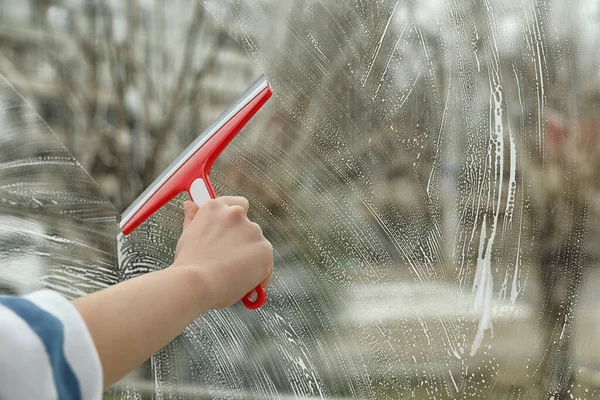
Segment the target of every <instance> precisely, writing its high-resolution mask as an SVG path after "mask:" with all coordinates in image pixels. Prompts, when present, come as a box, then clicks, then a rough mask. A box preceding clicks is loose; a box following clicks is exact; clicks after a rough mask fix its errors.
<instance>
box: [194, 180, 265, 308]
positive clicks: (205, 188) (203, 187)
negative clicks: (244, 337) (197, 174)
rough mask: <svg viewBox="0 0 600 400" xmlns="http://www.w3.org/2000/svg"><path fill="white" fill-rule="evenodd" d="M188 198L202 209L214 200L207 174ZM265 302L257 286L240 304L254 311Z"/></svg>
mask: <svg viewBox="0 0 600 400" xmlns="http://www.w3.org/2000/svg"><path fill="white" fill-rule="evenodd" d="M189 193H190V196H191V197H192V200H194V203H196V204H197V205H198V207H202V205H203V204H204V203H206V202H207V201H208V200H210V199H214V198H216V195H215V191H214V189H213V187H212V185H211V184H210V179H209V178H208V174H204V176H203V177H202V178H197V179H196V180H194V182H192V184H191V186H190V189H189ZM254 295H256V298H255V299H254V300H252V297H253V296H254ZM266 300H267V293H266V292H265V289H264V288H263V287H262V286H261V285H258V286H257V287H255V288H254V290H253V291H252V292H250V293H247V294H246V295H245V296H244V297H243V298H242V304H244V306H245V307H246V308H248V309H249V310H256V309H257V308H259V307H261V306H262V305H263V304H264V303H265V301H266Z"/></svg>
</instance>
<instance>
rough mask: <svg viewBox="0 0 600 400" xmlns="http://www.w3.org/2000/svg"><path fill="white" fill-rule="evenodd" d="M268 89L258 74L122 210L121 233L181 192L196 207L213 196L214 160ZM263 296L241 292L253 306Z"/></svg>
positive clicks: (258, 292)
mask: <svg viewBox="0 0 600 400" xmlns="http://www.w3.org/2000/svg"><path fill="white" fill-rule="evenodd" d="M271 93H272V92H271V86H270V85H269V82H268V81H267V78H266V77H265V76H264V75H262V76H261V77H260V78H258V79H257V80H256V82H254V83H253V84H252V86H250V87H249V88H248V89H247V90H246V91H245V92H244V93H243V94H242V95H241V96H240V97H239V98H238V99H237V100H236V101H235V102H234V103H233V104H232V105H231V106H230V107H229V108H228V109H227V110H225V111H224V112H223V113H222V114H221V116H220V117H219V118H217V120H216V121H215V122H213V123H212V125H210V126H209V127H208V128H206V129H205V130H204V131H203V132H202V133H200V135H199V136H198V137H197V138H196V139H195V140H194V141H193V142H192V144H190V145H189V146H188V147H187V148H186V149H185V150H184V151H183V152H182V153H181V154H180V155H179V156H178V157H177V159H175V161H173V163H172V164H171V165H170V166H169V167H167V169H165V170H164V171H163V173H162V174H161V175H160V176H159V177H158V178H156V180H155V181H154V182H153V183H152V184H151V185H150V186H149V187H148V188H147V189H146V190H145V191H144V192H143V193H142V194H141V195H140V196H139V197H138V198H137V199H136V200H135V201H134V202H133V203H132V204H131V205H130V206H129V208H127V210H125V212H124V213H123V215H122V216H121V223H120V228H121V231H122V232H123V234H124V235H128V234H130V233H131V232H132V231H133V230H134V229H135V228H137V227H138V226H139V225H140V224H141V223H142V222H144V221H145V220H146V219H147V218H148V217H150V216H151V215H152V214H154V213H155V212H156V211H158V209H159V208H161V207H162V206H164V205H165V204H167V203H168V202H169V201H171V200H172V199H173V198H174V197H175V196H177V195H178V194H180V193H182V192H188V193H189V195H190V197H191V198H192V200H193V201H194V203H196V204H197V205H198V206H199V207H201V206H202V205H203V204H204V203H205V202H206V201H208V200H210V199H214V198H216V194H215V191H214V189H213V187H212V185H211V183H210V179H209V175H210V170H211V168H212V165H213V163H214V161H215V160H216V159H217V157H218V156H219V155H220V154H221V152H222V151H223V150H224V149H225V147H227V145H228V144H229V143H230V142H231V140H232V139H233V138H234V137H235V136H236V135H237V134H238V133H239V132H240V130H241V129H242V128H243V127H244V125H246V123H247V122H248V121H249V120H250V119H251V118H252V117H253V116H254V114H256V112H257V111H258V110H259V109H260V108H261V107H262V106H263V105H264V104H265V103H266V102H267V100H268V99H269V98H270V97H271ZM254 296H255V298H254V299H253V297H254ZM266 298H267V295H266V292H265V290H264V288H263V287H262V286H260V285H259V286H257V287H256V288H255V289H254V291H252V292H250V293H248V294H246V295H245V296H244V298H243V299H242V303H243V304H244V306H246V308H248V309H251V310H254V309H257V308H259V307H260V306H262V305H263V304H264V302H265V300H266Z"/></svg>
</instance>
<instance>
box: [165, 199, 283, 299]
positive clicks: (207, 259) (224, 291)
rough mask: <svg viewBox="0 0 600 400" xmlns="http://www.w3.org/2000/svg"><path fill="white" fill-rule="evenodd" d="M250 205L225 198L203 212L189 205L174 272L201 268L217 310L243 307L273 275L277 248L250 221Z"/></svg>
mask: <svg viewBox="0 0 600 400" xmlns="http://www.w3.org/2000/svg"><path fill="white" fill-rule="evenodd" d="M248 207H249V204H248V200H246V199H245V198H243V197H220V198H218V199H215V200H209V201H208V202H206V203H205V204H204V205H203V206H202V207H200V208H198V206H197V205H196V204H194V203H193V202H191V201H186V202H185V203H184V204H183V210H184V217H185V219H184V223H183V233H182V234H181V237H180V238H179V242H178V243H177V249H176V251H175V262H174V263H173V265H174V266H180V265H187V266H195V267H196V268H197V270H198V272H199V273H200V274H201V276H202V278H203V281H204V282H205V283H206V285H205V286H206V288H207V290H208V291H209V298H210V299H211V300H212V301H211V308H224V307H228V306H230V305H232V304H233V303H235V302H237V301H239V300H240V299H241V298H242V297H244V296H245V295H246V294H247V293H248V292H250V291H252V290H253V289H254V288H255V287H256V286H257V285H258V284H261V285H262V286H263V287H264V286H266V285H268V284H269V282H270V281H271V276H272V273H273V247H272V246H271V243H269V241H268V240H267V239H265V237H264V236H263V234H262V230H261V229H260V226H258V224H255V223H253V222H251V221H250V220H249V219H248V216H247V214H246V213H247V211H248Z"/></svg>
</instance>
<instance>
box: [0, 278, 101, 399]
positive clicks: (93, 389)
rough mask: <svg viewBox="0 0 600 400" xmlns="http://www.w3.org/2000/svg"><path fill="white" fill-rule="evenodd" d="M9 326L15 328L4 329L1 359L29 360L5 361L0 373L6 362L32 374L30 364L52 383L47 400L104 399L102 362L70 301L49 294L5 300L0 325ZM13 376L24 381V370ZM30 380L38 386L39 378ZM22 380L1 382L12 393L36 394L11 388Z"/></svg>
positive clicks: (0, 305) (1, 302) (0, 308)
mask: <svg viewBox="0 0 600 400" xmlns="http://www.w3.org/2000/svg"><path fill="white" fill-rule="evenodd" d="M4 322H7V324H6V325H7V326H8V325H10V324H9V323H12V328H11V329H7V328H5V329H0V339H1V342H0V354H2V353H4V354H5V355H6V354H12V355H13V356H14V355H19V356H20V355H23V356H26V357H24V359H27V360H30V361H28V362H27V363H26V362H24V361H21V362H20V363H15V362H14V358H13V361H10V360H0V370H2V365H1V364H2V363H7V362H12V363H14V364H15V365H16V366H17V367H19V368H22V369H24V370H23V371H20V374H24V375H27V374H28V369H27V364H29V367H32V365H31V364H35V366H36V368H35V369H36V371H37V375H43V376H46V377H47V379H46V380H47V381H49V382H47V385H48V386H50V389H46V390H45V392H44V397H43V399H54V398H57V399H66V400H71V399H73V400H78V399H83V400H88V399H100V398H101V395H102V370H101V366H100V361H99V358H98V355H97V352H96V349H95V346H94V344H93V342H92V340H91V336H90V335H89V332H88V331H87V327H86V326H85V322H84V321H83V319H82V318H81V316H80V315H79V313H78V312H77V310H76V309H75V307H73V305H72V304H71V303H70V302H69V301H67V300H66V299H64V298H63V297H62V296H60V295H59V294H57V293H55V292H51V291H48V290H44V291H40V292H35V293H33V294H31V295H29V296H26V297H10V296H0V326H1V325H3V323H4ZM5 346H10V348H5ZM15 368H16V367H13V368H12V369H15ZM5 370H11V368H10V366H8V367H7V366H5ZM14 374H15V376H19V375H18V374H19V371H14ZM31 378H32V381H31V382H35V379H36V377H35V376H31ZM0 381H2V378H1V377H0ZM17 381H18V379H17V380H14V381H13V382H2V383H3V384H5V385H7V386H5V388H6V387H8V388H9V389H10V390H12V392H11V393H13V394H14V393H23V394H24V395H25V394H26V393H32V392H31V390H30V388H17V387H12V388H11V387H10V386H11V385H12V386H14V385H15V384H16V383H17ZM21 385H22V383H21ZM21 389H22V391H20V390H21ZM46 393H48V395H47V396H46ZM2 397H3V396H2V388H0V398H2ZM22 398H29V397H27V396H25V397H22Z"/></svg>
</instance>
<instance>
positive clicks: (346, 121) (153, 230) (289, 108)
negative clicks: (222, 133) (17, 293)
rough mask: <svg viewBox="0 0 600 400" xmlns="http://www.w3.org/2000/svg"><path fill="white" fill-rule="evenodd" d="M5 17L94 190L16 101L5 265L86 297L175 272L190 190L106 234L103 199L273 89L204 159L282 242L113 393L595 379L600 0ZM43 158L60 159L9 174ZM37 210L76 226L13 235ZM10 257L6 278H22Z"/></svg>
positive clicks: (125, 7)
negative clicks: (261, 270)
mask: <svg viewBox="0 0 600 400" xmlns="http://www.w3.org/2000/svg"><path fill="white" fill-rule="evenodd" d="M0 18H1V20H2V24H1V27H0V31H1V32H0V34H1V38H2V40H1V41H0V72H1V73H2V74H3V75H4V76H5V77H6V79H7V80H8V81H9V82H11V84H13V85H15V86H16V87H17V89H18V90H19V91H20V92H21V93H23V96H24V97H25V98H26V99H27V100H28V101H30V102H31V103H32V105H33V107H34V108H35V109H36V110H37V111H38V112H39V113H40V114H41V116H42V117H43V118H44V119H45V120H46V121H47V122H48V124H49V125H50V126H51V127H52V128H53V129H54V131H55V132H56V133H57V135H58V137H59V138H60V139H61V140H63V141H64V143H65V144H66V146H67V147H68V148H69V150H70V151H71V152H73V154H74V155H75V157H76V158H77V160H79V161H80V162H81V164H82V166H83V167H84V168H85V170H87V171H89V172H90V174H91V175H92V176H93V177H94V178H95V179H96V180H97V182H98V184H99V189H98V187H96V186H95V185H94V184H93V183H91V180H89V179H88V178H87V177H86V176H85V175H84V174H83V169H82V168H81V166H80V165H78V164H76V163H75V162H74V161H73V158H71V156H69V155H68V153H66V151H65V150H64V148H63V147H61V146H60V144H58V142H57V141H56V140H55V139H52V140H50V139H48V140H47V141H44V142H36V140H38V139H36V138H38V137H39V138H41V137H42V136H41V133H40V132H39V131H42V130H44V129H45V127H42V128H44V129H42V128H38V129H29V126H28V125H24V123H22V122H18V123H16V125H17V127H20V128H19V129H17V131H18V132H37V133H36V134H35V135H34V136H32V138H31V139H26V138H25V137H24V136H21V135H18V136H17V137H15V135H14V134H13V132H14V131H15V130H14V129H12V128H10V127H11V126H13V125H14V123H13V122H10V121H11V120H12V119H11V118H13V117H6V115H12V114H13V113H15V111H14V110H13V109H14V107H12V106H11V105H10V104H12V103H9V104H8V105H5V106H3V110H4V111H5V112H4V114H3V115H4V117H3V118H4V119H3V120H2V125H1V132H2V137H0V140H2V141H3V142H4V143H6V145H4V144H3V146H2V150H1V151H0V156H1V157H3V159H2V164H0V174H2V175H0V190H2V196H3V197H2V198H3V199H8V200H6V201H5V200H3V201H2V204H0V209H1V213H0V215H1V216H2V218H4V219H6V220H7V222H6V223H4V226H5V227H6V228H3V229H4V230H6V231H8V232H9V233H10V235H9V236H10V237H13V236H14V237H15V238H16V239H14V240H13V239H7V240H6V241H4V243H6V245H5V246H3V247H4V248H5V249H6V250H5V251H7V252H8V253H7V254H9V256H8V257H7V258H6V260H9V261H10V260H11V258H10V257H13V256H10V254H15V253H17V254H21V253H20V252H15V251H14V250H10V249H13V248H15V249H18V248H25V247H27V248H28V249H32V250H31V251H29V250H27V254H31V257H34V258H35V260H36V261H32V262H31V263H30V264H31V265H32V266H33V267H32V270H34V269H36V268H37V269H39V270H41V271H46V268H49V270H50V271H54V275H52V274H50V275H51V276H52V278H50V277H46V278H43V279H41V280H40V282H41V283H42V284H46V285H50V286H51V287H57V288H58V289H59V290H61V291H63V292H66V293H69V294H71V295H73V296H76V295H80V294H83V293H85V292H88V291H91V290H96V289H98V288H100V287H102V285H106V284H110V283H113V282H116V281H119V280H122V279H126V278H128V277H132V276H135V275H137V274H141V273H145V272H148V271H152V270H155V269H160V268H164V267H166V266H168V265H169V263H170V262H171V260H172V256H173V251H174V246H175V243H176V240H177V237H178V234H179V232H180V229H181V227H180V224H181V215H180V204H181V200H182V198H183V197H181V198H179V199H177V200H176V201H174V202H172V203H171V204H169V205H168V206H166V207H165V208H163V209H162V210H161V211H160V212H159V213H158V214H157V215H156V216H155V217H154V218H152V219H151V220H149V221H148V223H146V224H144V225H143V226H142V227H140V228H139V229H138V230H137V231H136V232H135V233H134V234H133V235H131V236H130V237H126V238H122V237H121V238H119V241H118V248H117V244H115V242H114V241H111V238H113V237H114V231H111V229H116V220H115V219H116V217H115V215H114V213H115V209H114V208H112V206H110V205H109V204H108V203H107V201H106V200H104V199H105V197H104V196H103V195H102V194H101V193H103V194H104V195H105V196H106V198H110V199H111V201H112V202H113V203H114V204H115V206H116V209H120V210H123V209H124V208H125V207H126V206H127V205H128V204H129V203H130V202H131V201H133V200H134V199H135V197H136V195H137V194H139V193H140V192H141V191H142V190H143V189H144V187H145V186H146V185H147V184H148V183H150V182H151V181H152V179H153V178H154V177H156V176H157V175H158V174H159V173H160V171H161V169H162V168H164V167H165V166H166V165H168V164H169V163H170V161H172V160H173V159H174V158H175V157H176V156H177V154H178V152H179V151H180V150H182V149H183V148H185V146H186V145H187V144H189V143H190V142H191V141H192V140H193V138H194V137H195V135H197V134H198V133H200V131H201V130H202V128H203V127H205V126H207V125H208V124H210V122H212V119H213V118H214V117H216V116H217V115H218V114H219V112H220V111H222V110H223V109H224V108H226V106H227V105H228V103H229V102H230V101H231V100H233V99H234V98H235V97H236V95H237V94H239V93H241V92H242V91H243V90H244V89H245V87H246V86H247V85H249V84H250V83H251V82H252V81H253V80H254V78H256V77H257V76H258V75H259V74H260V73H261V71H264V72H265V73H266V74H267V76H268V77H269V80H270V82H271V84H272V86H273V91H274V97H273V99H272V100H271V101H270V103H269V104H268V105H267V106H266V107H265V108H264V109H263V110H261V111H260V113H259V114H258V115H257V117H256V118H255V119H254V120H253V121H252V122H251V123H250V124H249V126H248V128H247V129H245V130H244V131H243V132H242V133H241V134H240V136H239V137H238V138H236V140H234V142H233V143H232V144H231V145H230V147H229V148H228V149H227V150H226V151H225V152H224V153H223V155H222V157H221V158H220V159H219V160H218V162H217V164H216V165H215V167H214V169H213V173H212V175H211V178H212V179H213V184H214V186H215V189H216V191H217V193H219V194H239V195H244V196H247V197H248V198H249V200H250V203H251V212H250V214H251V218H253V219H254V220H255V221H256V222H258V223H259V224H261V226H262V227H263V230H264V232H265V235H266V236H267V238H268V239H270V240H271V241H272V243H273V245H274V248H275V255H276V257H275V264H276V273H275V277H274V280H273V283H272V284H271V286H270V287H269V301H268V303H267V304H266V305H265V306H264V307H263V308H262V309H260V310H258V311H256V312H249V311H247V310H245V309H243V307H241V306H240V305H239V304H238V305H235V306H233V307H231V308H230V309H226V310H220V311H214V312H210V313H208V314H206V315H204V316H201V317H200V318H198V319H197V320H196V321H195V322H194V323H193V324H192V325H190V326H189V327H188V328H187V329H186V330H185V332H184V333H183V334H182V335H181V336H180V337H179V338H177V339H176V340H175V341H174V342H173V343H171V344H170V345H168V346H167V347H166V348H165V349H163V350H162V351H161V352H160V353H159V354H157V355H156V356H155V357H153V358H152V360H151V361H150V362H149V363H148V364H147V365H145V366H144V367H143V368H141V369H140V370H138V371H136V372H135V373H134V374H132V375H131V376H129V377H128V378H126V379H124V380H123V381H122V382H120V383H119V384H118V385H116V387H115V388H113V389H112V390H110V391H109V392H107V393H106V397H107V398H124V399H129V398H154V397H156V398H297V397H300V398H390V399H396V398H423V399H429V398H431V399H444V398H503V399H520V398H555V399H559V398H560V399H562V398H591V397H594V396H596V395H598V390H599V388H600V362H599V360H600V347H599V346H598V345H597V340H595V339H596V337H597V336H598V335H597V334H598V333H599V332H600V316H599V315H598V312H597V308H598V304H599V302H600V298H599V296H598V294H597V290H596V287H597V284H598V280H599V279H600V274H599V272H598V268H597V267H598V259H599V257H600V229H599V223H598V222H599V220H598V216H599V215H600V194H599V190H600V166H599V165H598V154H599V146H600V134H599V133H598V132H599V130H600V119H599V117H598V115H599V111H600V107H599V105H600V103H599V100H600V85H599V83H600V63H599V61H600V60H599V58H598V57H599V56H598V54H597V52H596V50H595V49H597V48H598V46H599V45H600V8H599V7H598V5H597V4H596V3H595V2H590V1H568V2H564V1H550V0H549V1H528V2H525V1H522V2H507V1H483V2H475V1H467V2H457V1H425V0H419V1H401V0H397V1H387V0H383V1H333V0H331V1H325V0H310V1H302V2H301V1H279V2H274V1H272V2H267V1H244V0H227V1H224V0H207V1H205V2H204V3H202V2H192V1H173V2H165V1H159V0H156V1H141V0H140V1H127V2H117V1H108V2H95V1H89V2H83V1H75V0H72V1H63V2H58V1H57V2H53V1H50V2H37V1H31V2H24V1H19V2H14V1H8V0H3V1H0ZM5 86H6V87H8V83H6V84H4V86H2V90H1V91H0V94H3V93H12V92H10V90H8V89H7V88H5ZM3 97H5V96H3ZM16 113H17V114H19V111H17V112H16ZM21 114H23V113H22V112H21ZM26 114H27V115H29V113H26ZM7 118H8V120H7ZM32 118H33V117H32ZM7 121H8V122H7ZM36 121H38V120H36ZM36 123H37V122H36ZM11 124H13V125H11ZM5 126H7V127H8V128H5ZM36 126H38V125H36ZM44 132H46V131H45V130H44ZM38 133H39V134H38ZM11 135H12V136H11ZM43 137H46V136H43ZM48 137H50V136H48ZM40 140H41V139H40ZM40 149H46V150H43V151H42V152H46V153H47V154H48V155H50V156H51V157H59V158H60V157H63V158H62V161H61V162H60V163H54V164H52V163H51V162H50V160H47V159H43V163H42V164H41V165H42V166H43V167H44V168H36V167H35V166H33V165H29V164H27V166H26V168H25V169H22V170H12V171H19V172H11V167H10V163H11V162H13V160H24V159H27V160H29V158H30V157H32V155H35V157H38V156H39V155H38V154H37V153H36V152H39V151H40ZM18 151H21V152H24V154H21V155H19V153H18ZM46 153H45V154H46ZM39 157H44V155H41V156H39ZM4 159H6V161H4ZM52 160H54V158H52ZM19 162H24V161H19ZM27 163H29V161H27ZM51 164H52V165H56V167H55V168H56V170H52V169H49V168H52V166H51ZM49 171H53V172H49ZM54 171H55V172H54ZM50 173H51V174H52V176H53V177H52V178H51V179H50V178H48V177H47V176H46V175H48V174H50ZM15 174H17V175H15ZM82 174H83V175H82ZM55 177H58V178H55ZM15 183H19V184H21V183H24V186H22V187H21V186H19V187H15V186H14V185H15ZM56 187H58V188H59V189H58V190H57V189H56ZM34 192H35V193H34ZM5 193H6V194H5ZM36 200H38V201H39V202H41V203H42V205H40V206H36ZM53 200H56V201H57V202H58V203H57V204H58V205H57V204H54V203H52V201H53ZM58 200H62V201H58ZM31 209H33V210H36V211H35V212H36V213H44V214H43V217H39V218H38V216H37V215H38V214H35V215H34V214H31V213H30V212H29V210H31ZM39 215H41V214H39ZM44 218H48V219H47V220H46V219H44ZM11 221H12V222H11ZM15 221H17V222H15ZM21 221H25V222H21ZM39 221H48V222H47V223H46V222H44V224H46V225H49V226H52V227H62V226H64V227H65V231H66V232H67V233H61V235H65V236H67V237H68V238H69V240H70V241H69V242H65V241H59V240H54V239H53V237H54V236H44V234H41V233H40V234H39V235H38V236H40V237H41V239H40V240H42V244H38V242H36V241H32V239H29V238H28V237H29V236H32V235H30V234H23V233H22V232H23V229H27V232H32V231H35V229H38V230H40V232H44V229H46V228H41V227H38V225H39V226H41V225H42V223H40V222H39ZM113 223H114V226H113V225H112V224H113ZM46 225H44V226H46ZM111 226H113V228H111ZM56 230H60V229H59V228H56ZM61 232H63V231H62V230H61ZM86 232H88V233H90V232H101V233H102V235H104V236H102V235H100V236H99V237H101V238H102V240H101V241H98V242H95V241H97V240H98V239H97V238H95V237H94V234H92V238H90V237H88V236H89V235H88V233H86ZM111 235H113V236H111ZM26 237H27V238H26ZM26 239H27V240H26ZM11 240H12V242H11ZM61 240H62V239H61ZM104 241H105V242H106V243H104ZM12 243H16V244H15V245H14V247H13V244H12ZM19 246H21V247H19ZM111 246H113V247H111ZM80 248H81V249H85V252H84V251H83V250H77V249H80ZM73 249H75V250H73ZM79 251H80V252H79ZM65 254H75V255H76V257H69V256H66V255H65ZM116 259H118V261H119V263H118V267H117V262H116ZM9 261H7V263H4V264H3V265H2V274H0V279H2V280H3V281H9V280H18V279H23V278H22V276H24V275H27V276H29V273H27V274H23V273H22V271H20V270H19V267H18V266H19V265H21V264H22V263H21V261H20V259H18V260H17V261H10V262H9ZM19 263H21V264H19ZM71 264H73V265H71ZM5 265H7V266H8V267H7V266H5ZM28 265H29V264H28ZM9 270H12V271H17V272H18V273H16V274H15V273H14V272H13V275H9V274H8V272H4V271H9ZM42 273H43V274H46V273H45V272H42ZM19 274H21V275H19ZM50 275H48V276H50ZM44 276H47V275H44ZM4 277H6V278H4ZM52 285H54V286H52ZM71 287H74V288H76V289H69V288H71ZM28 288H29V286H28ZM140 334H143V332H140Z"/></svg>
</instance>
